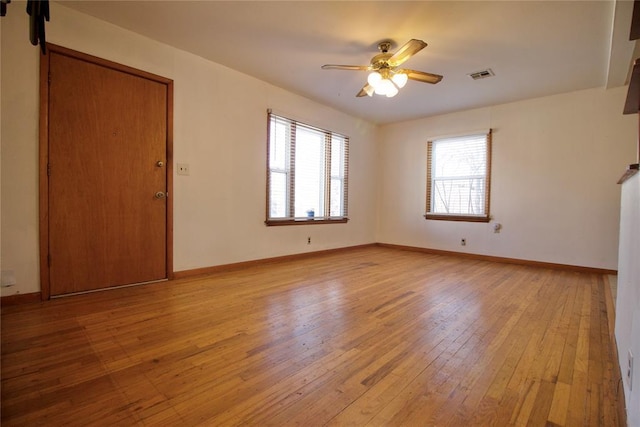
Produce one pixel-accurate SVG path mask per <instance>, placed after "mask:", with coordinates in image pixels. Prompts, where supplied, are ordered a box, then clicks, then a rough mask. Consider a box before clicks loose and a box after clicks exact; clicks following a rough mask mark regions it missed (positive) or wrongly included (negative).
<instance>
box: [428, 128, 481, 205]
mask: <svg viewBox="0 0 640 427" xmlns="http://www.w3.org/2000/svg"><path fill="white" fill-rule="evenodd" d="M490 135H491V133H489V134H478V135H467V136H460V137H452V138H443V139H437V140H434V141H430V142H428V145H427V216H428V215H430V214H431V215H444V216H447V215H450V216H482V217H488V212H489V211H488V208H489V177H490V173H489V172H490V154H491V150H490V147H491V139H490Z"/></svg>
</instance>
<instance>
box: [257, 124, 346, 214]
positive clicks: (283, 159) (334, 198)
mask: <svg viewBox="0 0 640 427" xmlns="http://www.w3.org/2000/svg"><path fill="white" fill-rule="evenodd" d="M267 147H268V148H267V151H268V155H267V159H268V162H267V163H268V164H267V168H268V174H267V221H266V222H267V224H270V223H272V222H283V221H303V220H304V221H320V220H325V219H327V220H335V219H346V217H347V188H348V170H349V169H348V163H349V138H348V137H346V136H344V135H340V134H337V133H334V132H331V131H327V130H323V129H320V128H317V127H314V126H310V125H307V124H304V123H300V122H298V121H295V120H292V119H289V118H285V117H281V116H277V115H275V114H273V113H272V112H269V113H268V144H267Z"/></svg>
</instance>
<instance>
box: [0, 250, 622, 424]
mask: <svg viewBox="0 0 640 427" xmlns="http://www.w3.org/2000/svg"><path fill="white" fill-rule="evenodd" d="M617 372H618V368H617V364H616V362H615V360H613V358H612V354H611V347H610V342H609V327H608V322H607V312H606V308H605V287H604V280H603V277H602V276H599V275H595V274H585V273H576V272H564V271H553V270H547V269H541V268H535V267H526V266H517V265H510V264H498V263H491V262H486V261H474V260H468V259H459V258H455V257H447V256H441V255H429V254H422V253H413V252H407V251H400V250H394V249H388V248H380V247H370V248H360V249H353V250H349V251H344V252H336V253H329V254H324V255H319V256H317V257H311V258H307V259H302V260H296V261H291V262H281V263H275V264H270V265H258V266H255V267H251V268H247V269H244V270H242V271H234V272H224V273H218V274H214V275H210V276H206V277H199V278H193V279H182V280H179V281H174V282H168V283H167V282H164V283H157V284H151V285H145V286H140V287H133V288H123V289H117V290H111V291H108V292H100V293H94V294H87V295H80V296H74V297H69V298H63V299H57V300H52V301H49V302H46V303H36V304H27V305H22V306H14V307H7V308H3V310H2V390H1V391H2V425H3V426H11V425H49V426H53V425H65V426H74V425H109V426H112V425H160V426H171V425H179V426H181V427H183V426H192V425H216V426H217V425H260V426H262V425H274V426H293V425H303V426H321V425H331V426H364V425H371V426H397V425H402V426H484V425H495V426H508V425H517V426H520V425H521V426H525V425H530V426H545V425H547V426H578V425H579V426H583V425H588V426H618V425H623V424H624V421H623V420H620V419H619V418H620V416H619V415H618V413H617V406H616V405H617V399H621V398H622V396H617V392H616V390H617V385H618V384H617V378H619V374H617Z"/></svg>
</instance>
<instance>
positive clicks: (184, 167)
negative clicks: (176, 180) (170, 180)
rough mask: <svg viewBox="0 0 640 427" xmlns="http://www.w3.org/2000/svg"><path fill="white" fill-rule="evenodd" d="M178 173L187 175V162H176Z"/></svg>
mask: <svg viewBox="0 0 640 427" xmlns="http://www.w3.org/2000/svg"><path fill="white" fill-rule="evenodd" d="M176 166H177V167H178V175H189V165H188V164H187V163H178V164H177V165H176Z"/></svg>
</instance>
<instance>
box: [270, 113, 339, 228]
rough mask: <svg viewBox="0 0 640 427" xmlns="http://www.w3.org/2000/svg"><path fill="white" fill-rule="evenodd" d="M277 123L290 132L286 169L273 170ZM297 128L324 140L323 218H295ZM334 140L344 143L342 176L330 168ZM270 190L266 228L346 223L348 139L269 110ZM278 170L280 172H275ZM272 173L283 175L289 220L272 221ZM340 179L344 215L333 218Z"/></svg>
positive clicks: (318, 216) (316, 216) (315, 216)
mask: <svg viewBox="0 0 640 427" xmlns="http://www.w3.org/2000/svg"><path fill="white" fill-rule="evenodd" d="M274 120H279V121H283V122H285V123H287V125H288V126H289V127H288V132H287V135H286V136H285V138H286V141H285V144H286V147H285V152H286V156H287V158H286V161H285V163H286V164H285V169H284V170H282V168H277V167H275V168H273V167H272V166H271V149H272V141H271V136H272V132H271V126H272V122H273V121H274ZM298 128H301V129H304V130H308V131H312V132H318V133H319V134H321V135H323V136H324V143H323V146H324V157H323V158H322V164H323V167H322V168H321V170H322V173H321V174H320V178H321V185H322V187H323V188H322V190H321V192H322V199H323V202H324V203H323V206H320V210H322V212H321V215H317V213H316V215H314V216H313V217H308V216H305V217H296V216H295V187H296V174H295V172H296V170H295V149H296V137H297V130H298ZM334 138H337V139H339V140H340V141H341V143H342V150H341V152H342V158H341V159H340V160H339V161H340V173H339V175H335V174H334V173H333V170H332V168H331V164H332V163H331V161H332V159H331V156H332V144H333V141H334ZM266 163H267V165H266V166H267V167H266V170H267V186H266V196H267V197H266V210H265V218H266V219H265V221H264V222H265V224H266V225H267V226H281V225H305V224H306V225H311V224H337V223H346V222H347V221H349V218H348V194H349V192H348V188H349V185H348V183H349V178H348V177H349V137H348V136H346V135H343V134H340V133H337V132H333V131H330V130H327V129H322V128H319V127H317V126H313V125H309V124H307V123H303V122H301V121H298V120H295V119H291V118H289V117H285V116H281V115H279V114H275V113H273V112H272V110H267V162H266ZM276 169H277V170H276ZM272 172H277V173H284V175H285V179H286V184H285V204H286V213H285V214H286V216H284V217H271V174H272ZM334 179H339V180H340V182H341V187H342V189H341V192H340V193H341V194H340V196H341V212H340V213H341V214H340V215H333V216H331V189H332V181H333V180H334Z"/></svg>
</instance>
